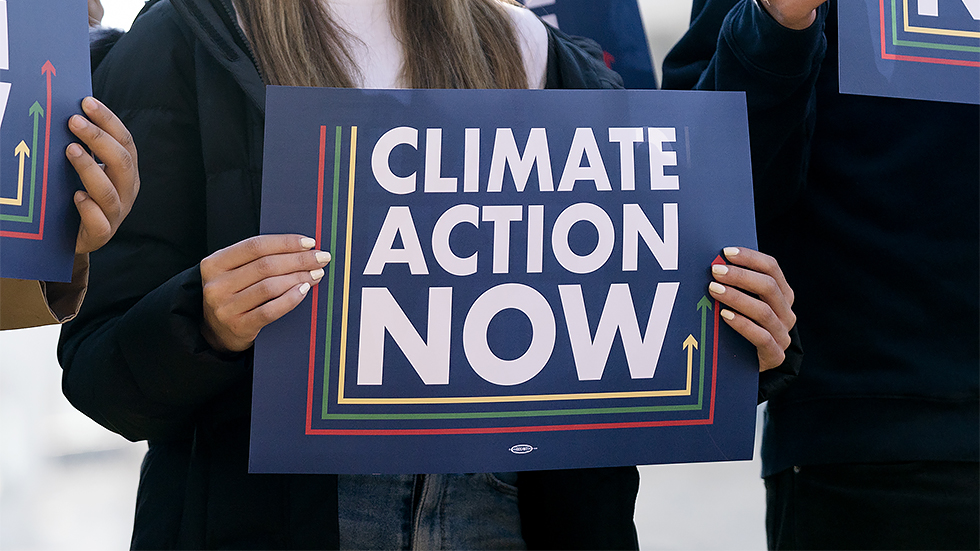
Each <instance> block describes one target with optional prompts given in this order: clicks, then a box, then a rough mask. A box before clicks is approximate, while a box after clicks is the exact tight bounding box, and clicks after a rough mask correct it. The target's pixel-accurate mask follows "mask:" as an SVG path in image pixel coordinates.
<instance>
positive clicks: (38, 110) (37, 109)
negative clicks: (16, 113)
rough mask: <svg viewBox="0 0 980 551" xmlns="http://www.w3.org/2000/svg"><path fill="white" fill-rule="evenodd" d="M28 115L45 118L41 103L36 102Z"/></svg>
mask: <svg viewBox="0 0 980 551" xmlns="http://www.w3.org/2000/svg"><path fill="white" fill-rule="evenodd" d="M28 113H29V114H31V115H41V116H42V117H43V116H44V108H43V107H41V104H40V103H38V102H36V101H35V102H34V105H32V106H31V110H30V111H28Z"/></svg>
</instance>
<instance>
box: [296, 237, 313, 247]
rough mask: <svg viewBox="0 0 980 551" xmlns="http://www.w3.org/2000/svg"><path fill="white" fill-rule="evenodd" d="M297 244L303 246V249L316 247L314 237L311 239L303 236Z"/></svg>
mask: <svg viewBox="0 0 980 551" xmlns="http://www.w3.org/2000/svg"><path fill="white" fill-rule="evenodd" d="M299 246H300V247H303V248H304V249H312V248H313V247H316V239H313V238H312V237H304V238H302V239H300V240H299Z"/></svg>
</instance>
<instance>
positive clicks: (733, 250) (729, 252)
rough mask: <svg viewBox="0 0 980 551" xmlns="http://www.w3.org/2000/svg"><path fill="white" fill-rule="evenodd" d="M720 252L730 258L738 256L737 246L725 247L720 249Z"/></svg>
mask: <svg viewBox="0 0 980 551" xmlns="http://www.w3.org/2000/svg"><path fill="white" fill-rule="evenodd" d="M722 252H724V253H725V256H726V257H728V258H731V257H733V256H738V253H739V250H738V247H725V248H724V249H722Z"/></svg>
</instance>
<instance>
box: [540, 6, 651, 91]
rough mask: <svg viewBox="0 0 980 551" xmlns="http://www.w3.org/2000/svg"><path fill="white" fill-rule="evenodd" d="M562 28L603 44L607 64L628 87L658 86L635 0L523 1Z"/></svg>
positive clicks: (546, 19)
mask: <svg viewBox="0 0 980 551" xmlns="http://www.w3.org/2000/svg"><path fill="white" fill-rule="evenodd" d="M522 2H523V3H524V5H525V6H527V7H528V8H530V9H531V10H533V11H534V13H536V14H538V15H539V16H541V18H542V19H544V20H545V22H547V23H548V24H550V25H553V26H554V27H556V28H559V29H561V30H562V31H564V32H566V33H568V34H571V35H575V36H584V37H587V38H591V39H592V40H595V41H596V42H598V43H599V45H600V46H602V49H603V53H604V55H605V60H606V65H608V66H609V67H610V68H612V69H613V70H614V71H616V72H617V73H619V74H620V75H621V76H622V77H623V82H624V83H625V84H626V87H627V88H641V89H642V88H649V89H653V88H656V87H657V76H656V74H655V73H654V71H653V59H652V58H651V57H650V46H649V44H647V36H646V32H644V30H643V19H642V18H641V17H640V7H639V5H638V4H637V1H636V0H606V1H604V2H596V1H595V0H522Z"/></svg>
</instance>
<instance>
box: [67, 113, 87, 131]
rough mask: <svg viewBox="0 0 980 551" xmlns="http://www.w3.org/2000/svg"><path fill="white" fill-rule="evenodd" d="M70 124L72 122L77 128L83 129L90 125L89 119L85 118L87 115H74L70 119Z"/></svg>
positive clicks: (74, 127)
mask: <svg viewBox="0 0 980 551" xmlns="http://www.w3.org/2000/svg"><path fill="white" fill-rule="evenodd" d="M68 124H70V125H71V127H72V128H73V129H75V130H81V129H83V128H85V127H86V126H88V121H86V120H85V117H82V116H79V115H72V117H71V119H70V120H69V121H68Z"/></svg>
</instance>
